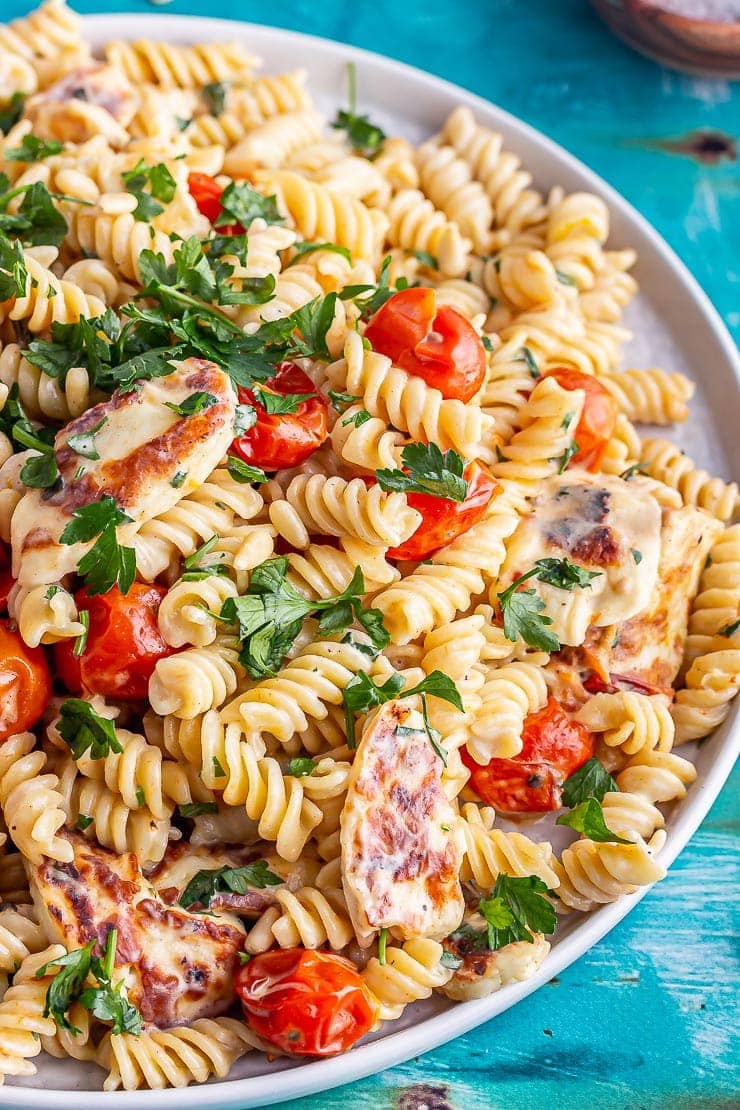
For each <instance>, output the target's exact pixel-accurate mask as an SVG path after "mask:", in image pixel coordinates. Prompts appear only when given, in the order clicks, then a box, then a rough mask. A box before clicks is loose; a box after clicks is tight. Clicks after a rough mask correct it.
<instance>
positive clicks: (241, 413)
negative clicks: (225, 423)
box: [234, 404, 257, 437]
mask: <svg viewBox="0 0 740 1110" xmlns="http://www.w3.org/2000/svg"><path fill="white" fill-rule="evenodd" d="M256 423H257V410H256V408H255V407H254V405H246V404H245V405H237V406H236V408H235V412H234V436H235V437H238V436H243V435H245V434H246V433H247V432H248V431H249V430H250V428H253V427H254V426H255V424H256Z"/></svg>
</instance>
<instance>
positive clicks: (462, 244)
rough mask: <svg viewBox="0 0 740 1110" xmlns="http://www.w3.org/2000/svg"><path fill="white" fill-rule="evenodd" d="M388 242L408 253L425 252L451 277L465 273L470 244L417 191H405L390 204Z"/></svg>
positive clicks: (454, 226) (452, 223)
mask: <svg viewBox="0 0 740 1110" xmlns="http://www.w3.org/2000/svg"><path fill="white" fill-rule="evenodd" d="M388 218H389V219H390V227H389V229H388V241H389V242H390V244H391V245H392V246H394V247H401V248H402V249H403V250H407V251H426V252H427V253H428V254H431V255H432V257H433V258H434V259H435V260H436V262H437V263H438V267H439V271H440V273H442V274H446V275H447V276H449V277H457V276H459V275H460V274H463V273H465V270H466V269H467V265H468V252H469V250H470V241H469V240H468V239H465V238H464V236H463V235H462V233H461V231H460V228H459V227H458V225H457V224H456V223H455V222H454V220H449V219H447V217H446V216H445V214H444V213H443V212H439V211H437V210H436V209H435V207H434V205H433V204H432V203H431V201H428V200H426V198H425V197H424V194H423V193H421V192H420V191H419V190H418V189H402V190H401V191H400V192H398V193H396V195H395V197H394V198H393V200H392V201H391V202H390V204H389V205H388Z"/></svg>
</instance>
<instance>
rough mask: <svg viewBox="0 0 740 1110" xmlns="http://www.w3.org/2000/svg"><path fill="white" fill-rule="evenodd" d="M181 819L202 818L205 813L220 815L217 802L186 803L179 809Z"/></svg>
mask: <svg viewBox="0 0 740 1110" xmlns="http://www.w3.org/2000/svg"><path fill="white" fill-rule="evenodd" d="M177 812H178V813H179V814H180V816H181V817H200V816H201V814H203V813H218V806H217V805H216V803H215V802H185V803H183V804H182V805H179V806H178V807H177Z"/></svg>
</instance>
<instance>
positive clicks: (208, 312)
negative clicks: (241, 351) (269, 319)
mask: <svg viewBox="0 0 740 1110" xmlns="http://www.w3.org/2000/svg"><path fill="white" fill-rule="evenodd" d="M162 288H163V289H165V290H166V292H167V297H168V298H170V299H172V300H174V301H179V303H180V304H181V305H184V306H185V308H194V309H196V310H197V311H198V312H202V313H203V315H204V316H213V317H215V318H216V319H217V320H218V322H219V323H220V324H225V325H226V327H228V328H229V329H230V330H231V331H232V332H234V334H235V335H240V336H242V338H243V337H244V332H243V331H242V329H241V328H240V327H239V325H238V324H235V323H234V321H233V320H231V319H230V318H229V317H228V316H226V315H225V313H223V312H219V310H218V309H217V308H214V307H213V305H208V304H206V303H205V302H204V301H199V300H198V299H197V298H196V297H191V296H190V294H189V293H182V292H181V291H180V290H179V289H174V288H173V287H172V286H170V285H167V286H162ZM150 296H152V292H151V290H149V291H147V290H146V289H144V290H143V291H142V292H141V293H137V294H136V300H140V299H141V298H142V297H150Z"/></svg>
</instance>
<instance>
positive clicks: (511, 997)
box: [0, 12, 740, 1110]
mask: <svg viewBox="0 0 740 1110" xmlns="http://www.w3.org/2000/svg"><path fill="white" fill-rule="evenodd" d="M82 18H83V22H84V33H85V35H86V37H89V38H90V39H91V40H92V41H93V42H99V41H103V40H104V39H106V38H112V37H119V38H123V39H131V38H140V37H142V36H144V35H146V36H147V37H150V38H153V39H162V38H165V37H167V38H170V39H174V40H175V41H178V40H180V41H183V42H193V41H196V40H197V39H200V41H205V40H204V36H211V38H210V41H218V40H219V39H223V38H228V37H230V36H232V35H233V34H234V32H235V29H236V28H238V29H239V34H240V35H247V34H250V33H252V34H255V33H256V35H257V37H258V38H262V37H263V36H264V37H266V38H270V37H277V38H279V39H283V40H284V41H285V45H289V44H290V43H291V42H293V43H296V44H298V46H300V44H301V43H306V44H309V43H310V44H312V45H313V46H314V47H318V48H320V49H322V50H327V49H328V50H329V52H330V53H332V54H334V55H335V57H338V58H339V59H341V60H346V61H358V62H361V61H363V60H364V61H366V62H369V63H372V64H373V65H374V66H375V67H378V66H380V68H381V69H385V70H387V71H393V73H394V74H395V75H398V74H400V75H401V76H402V77H405V78H407V79H411V80H413V81H415V82H418V81H422V82H423V83H424V84H426V85H427V86H432V87H433V88H435V89H436V90H437V91H439V92H441V93H443V94H445V95H446V96H448V97H449V96H454V97H455V98H456V99H457V100H458V102H463V103H467V104H469V105H470V106H471V107H472V108H473V109H474V110H476V109H477V110H478V111H482V112H483V113H484V114H486V115H491V114H493V115H494V116H496V117H498V119H500V120H501V121H502V122H504V123H505V124H506V126H507V129H509V130H510V131H512V132H514V133H518V134H519V135H521V136H522V137H523V138H524V139H526V140H527V141H529V142H530V143H534V144H535V145H537V146H539V147H540V149H541V150H542V151H543V153H544V154H545V156H546V157H547V158H549V159H550V160H554V161H555V162H558V163H563V164H564V165H565V166H567V168H568V169H571V170H575V171H576V173H577V174H578V176H579V177H581V178H582V179H583V180H584V187H587V188H590V189H592V190H593V191H594V192H595V193H597V194H598V195H600V196H602V197H603V198H604V200H605V201H606V202H607V204H608V205H609V206H610V208H611V209H612V210H615V211H617V212H618V213H619V214H620V216H622V217H624V218H625V219H626V220H627V222H628V223H631V224H632V225H633V226H635V227H636V228H637V229H638V230H639V232H640V233H641V234H642V236H643V237H644V238H645V239H646V240H647V242H648V243H649V245H650V248H651V249H652V251H653V252H654V253H655V254H657V255H658V256H659V258H660V260H661V262H662V263H663V264H664V265H665V266H666V267H667V268H668V269H670V270H671V271H673V273H674V275H675V276H676V277H677V278H678V280H679V283H680V284H681V285H683V287H684V291H685V292H686V293H687V294H688V295H689V297H690V298H691V300H692V301H693V302H694V304H695V305H696V307H697V308H698V309H699V311H700V313H701V316H702V319H703V323H704V324H705V326H706V327H707V328H708V330H709V331H710V332H711V333H712V335H713V337H714V339H715V340H716V341H717V342H718V344H719V346H720V348H721V350H722V353H723V355H724V356H725V359H726V363H727V366H728V367H729V369H730V371H731V373H732V374H733V375H734V377H735V380H736V382H737V383H738V384H740V352H739V351H738V349H737V347H736V345H735V343H734V341H733V338H732V335H731V333H730V331H729V329H728V327H727V325H726V324H725V322H724V320H723V319H722V317H721V316H720V314H719V312H718V310H717V309H716V308H715V307H714V305H713V303H712V301H711V299H710V297H709V296H708V294H707V293H706V292H705V290H704V289H703V288H702V286H701V285H700V284H699V282H698V281H697V279H696V278H695V277H694V275H693V274H692V273H691V271H690V270H689V269H688V267H687V265H686V263H684V262H683V260H682V259H681V258H680V257H679V255H678V254H677V253H676V252H675V250H674V249H673V248H672V247H671V246H670V245H669V244H668V242H667V241H666V240H665V239H664V238H663V236H662V235H661V234H660V233H659V232H658V231H657V230H656V229H655V228H654V227H653V225H652V224H651V223H650V222H649V221H648V219H647V218H646V217H645V216H643V215H642V214H641V213H640V212H639V211H638V210H637V209H636V208H635V207H634V206H633V205H632V204H631V203H630V202H629V201H628V200H627V199H626V198H625V197H623V196H622V195H621V193H619V192H618V191H617V190H616V188H615V187H614V186H612V185H610V184H609V183H608V182H607V181H605V180H604V179H603V178H602V177H600V176H599V174H597V173H596V172H595V171H594V170H592V169H590V168H589V167H588V166H587V165H585V163H583V162H582V161H581V160H580V159H579V158H577V157H576V156H575V155H573V154H571V153H570V151H568V150H566V148H565V147H563V146H561V145H560V144H559V143H557V142H555V141H554V140H553V139H551V138H550V137H549V136H547V135H545V134H544V133H543V132H541V131H539V130H538V129H537V128H536V127H533V126H532V125H531V124H528V123H526V122H525V121H523V120H521V119H519V118H518V117H517V116H515V115H513V114H512V113H510V112H508V111H506V110H505V109H503V108H501V107H499V106H498V105H497V104H494V103H493V102H492V101H489V100H486V99H485V98H484V97H482V96H480V95H479V94H477V93H474V92H472V91H470V90H469V89H466V88H464V87H463V86H462V85H457V84H455V83H454V82H452V81H448V80H446V79H445V78H442V77H438V76H436V75H435V74H431V73H427V72H426V71H425V70H422V69H419V68H418V67H416V66H412V65H409V64H408V63H406V62H402V61H399V60H397V59H394V58H391V57H387V56H385V55H382V54H378V53H375V52H374V51H371V50H367V49H365V48H364V47H359V46H354V45H351V44H349V43H344V42H338V41H335V40H332V39H327V38H324V37H322V36H319V35H311V34H307V33H305V32H302V31H293V30H290V29H287V28H282V27H272V26H269V25H266V24H257V23H250V22H247V21H241V20H232V19H220V18H213V17H208V16H193V15H180V14H175V13H154V12H123V13H105V14H99V15H84V16H82ZM268 60H269V59H268ZM715 737H717V739H716V746H717V748H718V751H717V753H716V758H715V760H714V762H713V764H712V765H711V767H710V768H709V769H708V770H707V771H706V773H705V774H704V775H703V777H702V779H701V781H698V782H696V783H694V784H693V785H692V787H691V788H690V793H689V795H688V796H687V801H686V802H684V803H683V804H682V807H681V810H680V812H679V814H678V816H677V817H676V818H675V820H674V821H672V823H671V827H670V835H669V838H668V840H667V842H666V845H665V847H664V848H663V850H662V851H661V853H660V862H661V863H662V864H663V865H664V866H665V867H666V868H668V867H670V865H671V864H672V863H673V862H674V861H675V859H676V858H677V856H678V855H679V854H680V852H681V851H683V849H684V848H685V846H686V844H687V843H688V841H689V840H690V839H691V837H692V836H693V835H694V833H695V832H696V830H697V828H698V827H699V825H700V824H701V822H702V821H703V820H704V818H705V817H706V815H707V813H708V812H709V809H710V808H711V806H712V804H713V802H714V801H715V799H716V798H717V796H718V794H719V792H720V790H721V789H722V786H723V785H724V783H725V781H726V780H727V778H728V776H729V774H730V772H731V770H732V768H733V766H734V763H735V760H736V758H737V756H738V754H740V706H738V707H736V709H735V710H734V711H733V715H732V718H731V719H729V720H728V721H726V722H725V724H724V725H723V726H722V727H721V729H720V730H719V734H717V733H715V734H714V736H713V737H712V740H715ZM651 889H652V887H645V888H643V889H641V890H640V891H638V892H637V893H636V894H634V895H632V896H630V897H627V898H623V899H622V900H620V901H619V902H615V903H612V904H610V905H606V906H604V907H602V908H601V909H599V910H596V911H595V912H594V913H592V914H591V915H589V916H588V917H584V919H583V921H582V922H581V923H579V924H578V925H577V926H576V928H575V929H573V930H572V931H571V932H570V933H568V934H567V935H566V936H565V937H563V939H562V940H561V941H559V942H558V944H557V946H556V947H555V948H554V949H552V950H551V951H550V953H549V954H548V956H547V958H546V959H545V961H544V963H543V965H542V966H541V967H540V969H539V970H538V971H537V972H536V973H535V975H533V976H532V977H531V978H530V979H527V980H526V981H525V982H523V983H517V984H512V985H510V986H509V987H507V988H505V989H504V990H502V991H500V992H497V993H496V994H493V995H490V996H488V998H484V999H479V1000H477V1001H472V1002H467V1003H464V1004H462V1005H460V1004H457V1005H455V1006H452V1007H450V1009H449V1010H445V1011H444V1012H443V1013H441V1014H438V1015H435V1016H433V1017H429V1018H425V1019H423V1020H421V1021H420V1022H418V1024H417V1025H415V1026H413V1027H411V1028H408V1029H403V1030H400V1031H398V1032H395V1033H388V1034H387V1035H386V1036H383V1037H381V1038H379V1039H378V1040H376V1041H373V1042H371V1043H369V1044H366V1045H361V1046H360V1047H359V1048H356V1049H354V1050H353V1051H352V1052H349V1053H346V1054H344V1055H342V1056H337V1057H333V1058H331V1059H327V1060H317V1061H310V1062H308V1063H306V1064H301V1065H298V1066H296V1067H294V1068H291V1069H288V1070H284V1071H278V1072H271V1073H266V1074H260V1075H256V1076H249V1077H246V1078H242V1079H225V1080H221V1081H219V1082H213V1081H211V1082H209V1083H207V1084H205V1085H202V1084H201V1085H192V1086H190V1087H187V1088H169V1089H166V1090H161V1091H152V1090H140V1091H114V1092H107V1093H104V1092H102V1091H100V1090H94V1091H88V1090H74V1089H70V1088H66V1089H61V1090H60V1089H50V1088H43V1087H23V1086H15V1085H12V1086H5V1087H4V1088H3V1092H2V1095H0V1105H3V1106H6V1107H19V1108H20V1107H23V1108H29V1107H32V1108H34V1110H72V1108H74V1110H93V1108H94V1110H98V1107H99V1104H100V1100H101V1098H103V1099H104V1102H105V1105H110V1106H111V1107H114V1108H116V1110H118V1108H120V1110H124V1108H126V1110H134V1108H138V1110H172V1108H173V1107H174V1106H175V1103H176V1102H177V1104H178V1105H179V1106H180V1107H182V1108H183V1110H188V1108H193V1110H195V1108H210V1110H227V1108H230V1107H237V1106H240V1107H246V1106H267V1105H273V1104H275V1103H282V1102H283V1101H284V1100H286V1099H293V1098H300V1097H302V1096H304V1095H309V1094H315V1093H320V1092H322V1091H325V1090H329V1089H331V1088H334V1087H339V1086H342V1085H344V1084H346V1083H350V1082H353V1081H355V1080H358V1079H362V1078H365V1077H367V1076H369V1075H373V1074H377V1073H378V1072H380V1071H385V1070H386V1069H387V1068H390V1067H394V1066H396V1065H398V1064H400V1063H403V1062H405V1061H406V1060H408V1059H410V1058H411V1057H413V1056H418V1055H420V1054H422V1053H426V1052H430V1051H432V1050H434V1049H436V1048H438V1047H439V1046H440V1045H442V1044H445V1043H447V1042H449V1041H451V1040H453V1039H455V1038H456V1037H459V1036H461V1035H462V1034H464V1033H467V1032H469V1031H470V1030H471V1029H473V1028H475V1027H477V1026H478V1025H481V1024H483V1023H484V1022H486V1021H489V1020H490V1019H492V1018H493V1017H495V1016H497V1015H498V1014H500V1013H502V1012H504V1011H505V1010H507V1009H509V1007H510V1006H513V1005H515V1004H516V1003H517V1002H519V1001H521V999H523V998H525V997H527V996H528V995H529V994H532V993H533V992H534V991H535V990H537V989H539V987H540V986H542V985H543V984H544V983H546V982H547V981H548V980H549V979H551V978H552V977H553V975H556V974H558V973H559V972H560V971H562V970H563V969H564V968H566V967H568V966H569V965H570V964H571V963H573V962H574V961H575V960H576V959H578V958H580V956H582V955H584V954H585V953H586V952H587V951H588V950H589V949H590V948H592V947H593V945H594V944H596V943H597V942H598V941H599V940H601V939H602V938H603V937H604V936H605V935H606V934H607V933H608V932H610V931H611V930H612V929H613V928H614V927H615V926H616V925H617V924H618V923H619V922H620V921H621V920H622V919H623V918H624V917H626V915H627V914H628V913H629V912H630V911H631V910H632V909H633V908H634V907H635V906H636V905H637V903H638V902H640V901H641V900H642V898H644V897H645V896H646V895H647V894H648V892H649V891H650V890H651ZM70 1066H71V1065H70Z"/></svg>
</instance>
